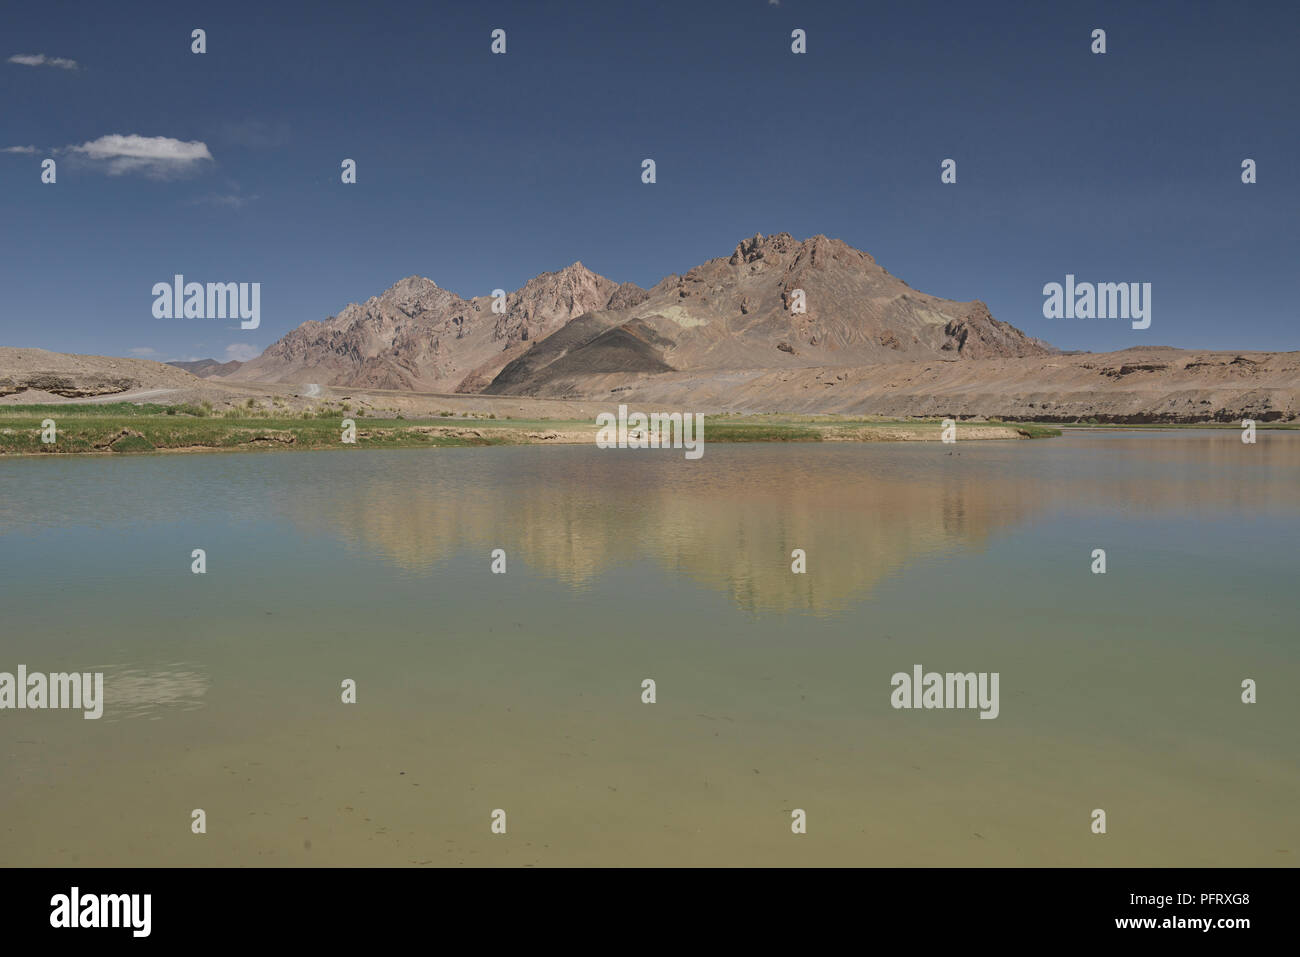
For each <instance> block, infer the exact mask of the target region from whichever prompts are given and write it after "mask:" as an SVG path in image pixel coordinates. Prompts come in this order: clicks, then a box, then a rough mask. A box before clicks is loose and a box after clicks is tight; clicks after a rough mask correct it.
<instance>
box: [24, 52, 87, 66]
mask: <svg viewBox="0 0 1300 957" xmlns="http://www.w3.org/2000/svg"><path fill="white" fill-rule="evenodd" d="M9 62H10V63H17V64H19V65H20V66H52V67H57V68H58V69H60V70H79V69H81V67H80V65H78V63H77V61H76V60H69V59H67V58H66V57H61V56H46V55H45V54H44V53H15V54H14V55H13V56H11V57H10V58H9Z"/></svg>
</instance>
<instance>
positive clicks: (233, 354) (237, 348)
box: [226, 342, 262, 362]
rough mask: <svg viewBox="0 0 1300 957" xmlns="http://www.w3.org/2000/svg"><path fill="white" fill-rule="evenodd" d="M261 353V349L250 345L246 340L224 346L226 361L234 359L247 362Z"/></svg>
mask: <svg viewBox="0 0 1300 957" xmlns="http://www.w3.org/2000/svg"><path fill="white" fill-rule="evenodd" d="M261 354H262V350H261V349H259V348H257V346H250V345H249V344H248V343H246V342H236V343H233V344H231V345H228V346H226V361H227V362H229V361H230V360H231V359H234V360H236V361H238V362H248V361H250V360H251V359H256V358H257V357H258V356H260V355H261Z"/></svg>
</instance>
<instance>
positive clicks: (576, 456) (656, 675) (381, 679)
mask: <svg viewBox="0 0 1300 957" xmlns="http://www.w3.org/2000/svg"><path fill="white" fill-rule="evenodd" d="M706 448H707V451H706V454H705V455H704V457H703V458H702V459H700V460H699V461H694V462H691V461H686V460H684V459H683V458H682V457H681V456H680V454H672V453H671V452H669V453H662V454H661V453H660V452H658V451H657V450H600V449H595V448H592V447H586V446H568V447H552V448H544V447H519V448H482V449H431V450H393V451H363V450H344V451H337V452H319V453H253V454H210V455H209V454H197V455H150V456H132V457H122V458H111V459H110V458H74V457H67V458H62V457H60V458H27V459H10V460H7V461H5V460H0V489H2V490H3V494H2V495H0V601H2V606H3V609H4V619H3V620H4V625H3V631H2V632H0V671H8V672H13V671H15V670H16V669H17V666H18V665H19V664H25V665H26V666H27V667H28V669H29V670H32V671H102V672H103V673H104V675H105V679H104V680H105V696H106V705H105V713H104V717H103V718H102V719H100V720H98V721H86V720H83V718H82V717H81V714H80V712H72V711H52V710H46V711H30V710H24V711H14V710H3V711H0V766H2V767H3V769H4V773H3V774H2V775H0V864H7V865H27V864H82V865H154V864H157V865H172V864H180V865H186V864H219V865H244V864H251V865H261V864H322V865H352V864H356V865H380V864H395V865H406V864H412V865H489V864H504V865H521V866H523V865H544V866H545V865H569V864H601V865H639V864H645V865H670V864H686V865H694V864H700V865H761V864H835V865H855V864H863V865H915V866H925V865H966V864H970V865H975V864H989V865H1020V864H1043V865H1110V864H1118V865H1130V864H1131V865H1266V866H1268V865H1273V866H1291V865H1293V864H1294V863H1295V858H1296V855H1297V853H1300V849H1297V831H1298V830H1300V826H1298V825H1297V823H1296V816H1295V814H1294V809H1295V807H1296V800H1297V796H1298V795H1300V764H1298V762H1297V754H1298V753H1300V750H1298V748H1297V745H1298V744H1300V741H1298V739H1297V730H1296V729H1297V728H1300V720H1298V719H1300V705H1298V704H1297V701H1296V696H1295V694H1294V689H1295V688H1296V686H1297V679H1298V678H1300V656H1298V655H1297V628H1296V621H1297V611H1300V597H1298V596H1297V589H1296V571H1297V562H1296V559H1295V548H1296V542H1297V541H1300V534H1297V533H1300V495H1298V494H1297V493H1298V492H1300V434H1295V433H1277V432H1265V433H1261V434H1260V437H1259V442H1258V444H1256V445H1254V446H1246V445H1243V444H1242V443H1241V441H1240V439H1239V437H1238V434H1237V433H1235V432H1218V431H1204V432H1193V431H1178V432H1167V433H1127V432H1125V433H1105V432H1099V433H1068V434H1067V435H1066V436H1064V437H1062V438H1060V439H1054V440H1047V441H1035V442H987V443H968V444H967V443H958V445H957V446H956V447H955V448H954V447H948V446H942V445H939V444H937V443H934V444H932V443H899V444H884V443H866V444H842V445H841V444H835V445H802V444H801V445H789V446H783V445H746V446H741V445H713V446H707V447H706ZM195 548H202V549H205V551H206V554H207V573H206V574H204V575H195V574H192V573H191V570H190V567H191V561H192V559H191V551H192V550H193V549H195ZM496 548H501V549H504V550H505V552H506V555H507V573H506V574H504V575H496V574H492V573H491V570H490V566H491V561H492V559H491V552H492V550H493V549H496ZM795 548H801V549H804V550H805V552H806V554H807V573H806V574H803V575H795V574H792V573H791V570H790V565H791V551H792V550H793V549H795ZM1094 548H1104V549H1105V550H1106V553H1107V566H1108V568H1107V573H1106V574H1105V575H1094V574H1092V572H1091V571H1090V566H1091V565H1092V557H1091V553H1092V550H1093V549H1094ZM915 664H921V665H923V666H924V668H925V670H926V671H930V670H934V671H939V672H948V671H960V672H967V671H974V672H997V673H998V674H999V675H1000V713H999V716H998V717H997V718H996V719H995V720H980V719H979V717H978V713H977V712H976V711H973V710H956V709H953V710H948V709H935V710H924V709H922V710H911V709H908V710H895V709H894V708H892V707H891V705H890V693H891V690H892V688H891V683H890V681H891V676H892V675H893V674H894V673H896V672H906V673H910V672H911V670H912V667H913V665H915ZM646 678H651V679H653V680H654V681H655V682H656V692H657V700H656V702H655V703H654V704H644V703H642V700H641V694H642V681H643V679H646ZM1246 678H1251V679H1254V680H1255V681H1256V682H1258V703H1256V704H1243V703H1242V701H1241V682H1242V681H1243V679H1246ZM344 679H352V680H354V681H355V682H356V684H357V702H356V703H355V704H344V703H342V701H341V700H340V693H341V692H340V685H341V682H342V681H343V680H344ZM195 808H202V809H203V810H204V811H205V812H206V815H207V825H208V826H207V833H206V834H202V835H196V834H193V833H191V829H190V822H191V811H192V810H193V809H195ZM1096 808H1101V809H1104V810H1105V811H1106V814H1107V832H1106V833H1105V834H1094V833H1092V832H1091V829H1090V826H1091V822H1092V818H1091V814H1092V811H1093V809H1096ZM496 809H503V810H505V811H506V814H507V821H508V826H507V833H505V834H493V833H492V831H491V829H490V825H491V815H492V812H493V811H494V810H496ZM794 809H802V810H804V811H805V812H806V814H807V833H806V834H797V835H796V834H793V833H792V832H791V827H790V823H791V812H792V811H793V810H794Z"/></svg>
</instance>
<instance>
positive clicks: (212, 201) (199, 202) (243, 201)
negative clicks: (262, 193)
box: [190, 193, 258, 209]
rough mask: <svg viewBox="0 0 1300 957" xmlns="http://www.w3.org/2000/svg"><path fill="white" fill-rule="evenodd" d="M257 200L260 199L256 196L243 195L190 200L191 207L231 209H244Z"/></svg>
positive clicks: (211, 196)
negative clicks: (226, 207)
mask: <svg viewBox="0 0 1300 957" xmlns="http://www.w3.org/2000/svg"><path fill="white" fill-rule="evenodd" d="M257 198H258V197H257V195H256V194H254V195H252V196H245V195H243V194H242V193H225V194H216V193H214V194H212V195H210V196H200V197H199V198H198V199H193V200H190V205H192V206H229V207H230V208H231V209H243V208H244V207H245V206H247V205H248V204H249V203H251V202H252V201H253V200H255V199H257Z"/></svg>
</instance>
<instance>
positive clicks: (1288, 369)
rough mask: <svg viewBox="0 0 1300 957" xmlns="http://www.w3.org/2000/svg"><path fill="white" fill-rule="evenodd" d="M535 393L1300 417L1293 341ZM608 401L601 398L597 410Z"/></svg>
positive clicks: (883, 410) (988, 411)
mask: <svg viewBox="0 0 1300 957" xmlns="http://www.w3.org/2000/svg"><path fill="white" fill-rule="evenodd" d="M535 394H536V395H538V396H541V397H546V398H558V397H568V398H579V399H587V400H592V401H594V400H597V399H600V400H603V401H605V402H607V403H610V409H612V408H613V404H615V403H618V402H628V403H640V404H642V405H645V406H647V407H655V408H662V407H677V408H685V409H691V410H704V411H734V412H785V413H847V414H854V415H886V416H897V417H909V416H947V415H953V416H957V417H959V418H960V417H966V418H973V417H981V416H983V417H1000V418H1004V419H1018V420H1023V421H1040V422H1074V421H1079V420H1083V419H1090V418H1095V419H1097V420H1098V421H1100V422H1240V421H1241V420H1242V419H1243V418H1251V419H1256V420H1257V421H1260V422H1276V421H1294V420H1296V419H1297V418H1300V352H1203V351H1192V350H1184V349H1173V348H1169V347H1163V346H1154V347H1138V348H1133V349H1125V350H1123V351H1121V352H1110V353H1085V354H1080V355H1068V356H1067V355H1051V356H1030V357H1026V358H1018V359H1017V358H1012V359H975V360H971V361H961V360H957V359H949V360H947V361H944V360H927V361H921V362H899V363H890V364H888V365H873V366H821V367H805V368H797V369H787V370H773V369H740V370H699V371H689V372H670V373H664V374H657V375H652V374H642V375H632V376H629V375H626V374H622V373H604V374H594V375H592V374H587V375H581V376H562V375H557V376H555V377H553V378H552V379H551V380H550V381H548V382H547V383H546V386H545V388H543V389H540V390H537V391H536V392H535ZM607 411H608V410H607Z"/></svg>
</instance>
